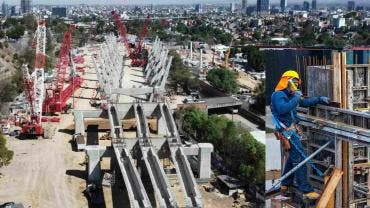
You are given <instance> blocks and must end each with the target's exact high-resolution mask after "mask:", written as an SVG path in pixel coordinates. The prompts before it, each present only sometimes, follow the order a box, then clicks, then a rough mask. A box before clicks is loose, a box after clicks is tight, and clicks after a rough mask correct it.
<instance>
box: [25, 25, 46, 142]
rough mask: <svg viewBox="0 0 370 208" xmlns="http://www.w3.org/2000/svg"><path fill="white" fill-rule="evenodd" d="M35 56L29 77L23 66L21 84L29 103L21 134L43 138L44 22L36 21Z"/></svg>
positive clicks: (26, 68)
mask: <svg viewBox="0 0 370 208" xmlns="http://www.w3.org/2000/svg"><path fill="white" fill-rule="evenodd" d="M35 40H36V45H35V47H36V55H35V70H34V71H33V73H32V74H31V75H30V73H29V71H28V67H27V65H23V84H24V92H25V96H26V99H27V101H28V103H29V115H30V118H28V121H27V122H26V123H25V124H23V126H22V134H23V135H26V136H32V137H33V136H43V134H44V130H43V128H42V125H41V117H42V105H43V102H44V93H45V91H44V89H45V87H44V67H45V45H46V25H45V20H43V19H41V20H39V21H38V24H37V29H36V32H35Z"/></svg>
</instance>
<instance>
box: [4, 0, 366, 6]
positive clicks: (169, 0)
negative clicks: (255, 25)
mask: <svg viewBox="0 0 370 208" xmlns="http://www.w3.org/2000/svg"><path fill="white" fill-rule="evenodd" d="M2 1H4V0H0V2H2ZM32 1H33V4H53V5H55V4H81V3H85V4H103V2H106V4H150V3H153V4H184V1H182V0H85V1H84V0H32ZM241 1H242V0H187V1H185V2H186V3H187V4H195V3H231V2H234V3H241ZM270 1H271V3H273V4H276V3H279V2H280V0H270ZM303 1H304V0H288V4H289V2H291V3H292V4H293V3H294V4H297V3H303ZM308 1H309V2H311V0H308ZM347 1H348V0H317V2H318V4H320V2H325V3H328V2H331V3H334V2H336V3H347ZM5 2H6V3H8V4H12V5H19V4H20V0H5ZM365 2H368V0H356V3H357V4H361V3H365ZM248 4H256V0H248Z"/></svg>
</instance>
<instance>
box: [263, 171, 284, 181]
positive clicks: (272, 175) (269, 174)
mask: <svg viewBox="0 0 370 208" xmlns="http://www.w3.org/2000/svg"><path fill="white" fill-rule="evenodd" d="M280 177H281V170H276V169H275V170H268V171H266V174H265V180H266V181H269V180H275V179H278V178H280Z"/></svg>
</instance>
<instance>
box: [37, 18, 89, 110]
mask: <svg viewBox="0 0 370 208" xmlns="http://www.w3.org/2000/svg"><path fill="white" fill-rule="evenodd" d="M74 29H75V27H74V26H73V25H71V26H70V27H69V30H68V31H66V32H65V33H64V38H63V42H62V45H61V47H60V52H59V61H58V64H57V73H56V76H55V77H54V80H53V81H52V82H51V83H50V84H49V85H48V87H47V89H46V98H45V101H44V103H43V112H45V113H57V112H63V111H65V109H66V102H67V100H68V99H69V97H70V96H71V95H72V94H73V92H74V91H75V90H76V89H78V88H79V87H80V86H81V83H82V78H81V77H79V76H78V75H76V73H74V72H73V73H71V74H72V75H73V76H71V77H70V78H69V80H68V82H69V85H68V87H66V88H64V82H65V81H66V74H67V72H68V71H67V68H68V67H69V63H70V59H71V57H70V47H71V36H72V34H71V33H72V32H73V31H74ZM73 70H74V69H73ZM67 107H68V106H67Z"/></svg>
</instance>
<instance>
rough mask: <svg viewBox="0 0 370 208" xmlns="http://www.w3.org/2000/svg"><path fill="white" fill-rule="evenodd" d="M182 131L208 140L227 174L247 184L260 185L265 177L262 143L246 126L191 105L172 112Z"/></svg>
mask: <svg viewBox="0 0 370 208" xmlns="http://www.w3.org/2000/svg"><path fill="white" fill-rule="evenodd" d="M175 116H176V118H177V120H180V121H179V123H181V124H182V125H181V126H182V129H183V131H185V132H187V133H189V134H190V135H192V136H193V138H195V140H196V141H197V142H209V143H212V144H213V146H214V149H215V154H217V155H219V156H221V157H222V159H223V161H224V163H225V164H224V165H225V166H226V167H228V170H230V171H231V174H232V175H234V176H236V177H240V178H241V179H242V180H244V181H248V186H250V187H251V186H254V185H258V186H263V185H264V180H265V177H264V176H265V174H264V173H265V159H264V158H265V146H264V145H263V144H261V143H260V142H258V141H257V140H255V139H254V138H253V136H252V135H251V134H250V133H249V132H248V131H246V130H244V129H240V128H238V127H237V126H236V125H235V123H234V122H233V121H231V120H229V119H227V118H226V117H224V116H217V115H211V116H208V115H207V113H205V112H202V111H200V110H197V109H195V108H193V109H186V110H181V111H178V112H177V113H176V115H175Z"/></svg>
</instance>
